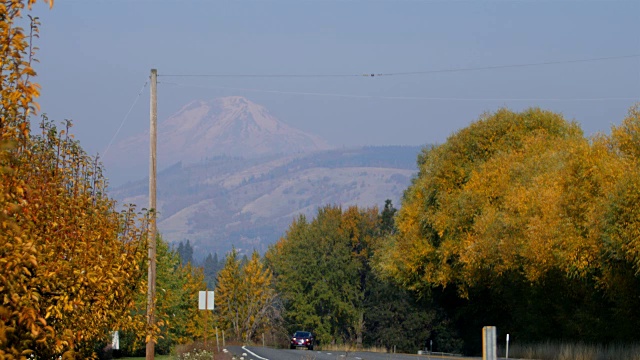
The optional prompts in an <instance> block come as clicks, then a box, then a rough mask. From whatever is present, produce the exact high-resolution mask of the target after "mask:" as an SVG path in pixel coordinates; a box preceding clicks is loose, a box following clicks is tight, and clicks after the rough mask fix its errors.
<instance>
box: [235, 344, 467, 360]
mask: <svg viewBox="0 0 640 360" xmlns="http://www.w3.org/2000/svg"><path fill="white" fill-rule="evenodd" d="M227 349H228V350H229V351H230V352H231V353H233V354H235V355H236V356H237V358H238V359H240V356H242V357H243V358H244V360H409V359H410V360H423V359H424V360H431V359H433V360H436V359H448V360H456V359H464V360H469V359H474V358H460V357H443V356H429V355H417V354H388V353H373V352H349V353H345V352H344V351H336V352H331V351H316V350H313V351H310V350H289V349H273V348H268V347H259V346H242V347H240V346H228V347H227Z"/></svg>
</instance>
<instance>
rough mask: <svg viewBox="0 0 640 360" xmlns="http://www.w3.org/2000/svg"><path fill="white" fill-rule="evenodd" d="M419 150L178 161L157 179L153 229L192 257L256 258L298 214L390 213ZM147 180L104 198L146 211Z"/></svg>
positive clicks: (370, 149) (338, 151)
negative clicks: (334, 208)
mask: <svg viewBox="0 0 640 360" xmlns="http://www.w3.org/2000/svg"><path fill="white" fill-rule="evenodd" d="M420 150H421V147H400V146H386V147H363V148H354V149H335V150H325V151H317V152H313V153H306V154H294V155H265V156H263V157H253V158H241V157H230V156H216V157H211V158H209V159H207V160H205V161H202V162H199V163H195V164H187V163H184V162H178V163H176V164H174V165H173V166H171V167H169V168H167V169H165V170H163V171H162V172H161V173H159V175H158V211H159V222H158V228H159V230H160V232H161V233H162V235H163V236H164V238H165V239H167V240H168V241H170V242H177V241H182V240H185V239H189V240H190V241H191V244H193V245H194V248H195V250H196V254H200V255H201V256H205V255H206V254H208V253H209V252H217V253H219V254H224V253H226V252H227V251H228V250H230V249H231V246H232V245H233V246H235V247H236V248H238V249H239V250H241V251H243V252H250V251H252V250H253V249H257V250H259V251H264V250H266V248H267V247H268V245H269V244H272V243H273V242H275V241H276V240H277V239H278V238H279V237H280V236H282V235H283V234H284V232H285V231H286V229H287V227H288V226H289V224H290V223H291V221H292V220H293V219H294V218H295V217H297V216H298V215H299V214H305V215H307V216H310V217H312V216H314V215H315V212H316V210H317V208H318V207H320V206H324V205H326V204H339V205H342V206H344V207H347V206H350V205H358V206H362V207H368V206H379V207H381V206H383V205H384V201H385V200H386V199H391V200H392V201H393V203H394V204H395V205H396V206H398V205H399V201H400V198H401V196H402V193H403V192H404V190H405V189H406V188H407V187H408V186H409V184H410V182H411V178H412V176H413V175H414V174H415V173H416V171H417V168H416V166H417V165H416V158H417V155H418V153H419V152H420ZM147 194H148V180H140V181H136V182H130V183H127V184H125V185H122V186H120V187H117V188H115V189H112V190H111V191H110V195H111V196H112V197H114V198H116V199H117V200H119V202H120V203H135V204H139V206H141V207H146V206H147V204H148V197H147Z"/></svg>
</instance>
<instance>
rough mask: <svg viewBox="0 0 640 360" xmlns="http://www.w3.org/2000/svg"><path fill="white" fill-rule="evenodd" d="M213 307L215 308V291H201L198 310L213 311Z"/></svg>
mask: <svg viewBox="0 0 640 360" xmlns="http://www.w3.org/2000/svg"><path fill="white" fill-rule="evenodd" d="M213 306H214V295H213V291H199V292H198V309H200V310H213Z"/></svg>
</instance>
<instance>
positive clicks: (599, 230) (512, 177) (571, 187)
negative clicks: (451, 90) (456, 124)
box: [382, 107, 640, 341]
mask: <svg viewBox="0 0 640 360" xmlns="http://www.w3.org/2000/svg"><path fill="white" fill-rule="evenodd" d="M639 114H640V113H639V111H638V108H637V107H634V108H633V109H631V111H630V112H629V116H628V117H627V118H626V119H625V120H624V121H623V123H622V125H621V126H619V127H614V128H613V129H612V132H611V136H605V135H597V136H594V137H592V138H587V137H585V136H584V135H583V133H582V131H581V130H580V128H579V127H578V125H577V124H576V123H573V122H568V121H566V120H565V119H563V118H562V116H561V115H558V114H555V113H552V112H548V111H543V110H539V109H530V110H526V111H524V112H521V113H516V112H512V111H509V110H505V109H503V110H499V111H497V112H495V113H493V114H487V115H485V116H483V117H481V118H480V119H479V120H478V121H476V122H475V123H473V124H472V125H470V126H469V127H467V128H465V129H462V130H460V131H458V132H457V133H455V134H454V135H452V136H451V137H450V138H449V139H448V140H447V141H446V142H445V143H444V144H442V145H439V146H434V147H430V148H426V149H424V151H423V153H422V154H421V156H420V158H419V174H418V175H417V177H416V178H415V179H414V181H413V184H412V185H411V186H410V187H409V189H408V190H407V191H406V192H405V197H404V201H403V203H402V207H401V209H400V211H399V214H398V217H397V227H398V232H397V235H396V237H395V238H394V241H395V242H394V246H393V247H392V249H391V251H390V252H389V254H387V255H386V256H385V257H384V260H385V261H384V262H383V264H382V267H383V268H384V269H385V270H386V271H387V273H389V274H391V275H392V276H394V277H395V278H396V279H397V280H398V281H400V282H402V283H404V284H406V285H407V286H408V287H409V288H411V289H414V290H417V291H421V292H428V291H430V289H436V288H440V289H455V291H456V292H457V293H458V295H459V296H461V298H462V299H467V300H468V304H469V305H470V306H472V304H474V303H475V305H476V306H477V308H476V309H473V311H475V312H481V311H484V312H491V310H489V309H491V306H495V307H496V308H495V309H494V310H496V311H497V312H496V313H493V314H489V315H486V314H485V315H486V316H485V319H487V320H488V321H494V323H495V322H500V325H503V326H507V327H508V326H512V327H514V328H518V326H520V328H518V329H519V330H520V331H522V333H523V334H524V333H527V331H528V333H527V335H526V336H529V337H530V338H544V334H543V333H544V331H547V336H557V337H565V338H572V337H575V338H578V339H580V340H589V341H609V340H614V339H616V340H632V339H634V337H635V335H634V330H633V329H632V326H631V327H630V326H628V325H629V324H632V323H633V321H634V320H633V319H638V313H637V311H636V310H635V309H636V308H637V307H638V305H640V304H639V303H638V287H637V285H638V279H639V278H638V274H639V273H640V257H639V255H640V233H639V232H638V231H639V230H638V229H640V216H639V212H638V206H637V204H638V203H640V202H639V201H640V187H638V185H640V183H639V180H638V179H639V178H640V177H639V175H640V173H639V169H640V167H639V166H640V162H639V161H638V160H639V157H638V155H639V154H640V152H639V151H638V150H639V149H640V145H638V144H640V136H639V134H640V131H639V130H640V117H639ZM445 291H446V290H445ZM483 302H487V304H484V303H483ZM497 304H501V305H497ZM545 305H546V306H547V307H546V308H545ZM482 306H485V308H484V309H482ZM500 306H502V307H501V308H500ZM498 309H501V310H498ZM468 310H471V308H468ZM511 310H513V312H511ZM499 311H501V313H500V312H499ZM541 312H542V313H543V314H545V316H544V317H542V318H540V317H538V318H537V319H538V320H534V321H536V324H537V325H541V324H544V326H540V327H538V328H537V329H536V330H534V328H535V327H536V325H532V323H527V321H528V320H526V321H525V319H530V320H532V319H533V318H534V314H535V313H537V314H538V316H539V315H541V314H542V313H541ZM515 314H517V315H515ZM523 314H526V316H525V315H523ZM572 314H580V315H572ZM468 315H469V314H467V316H468ZM474 316H477V317H480V316H481V315H474ZM607 317H608V318H607ZM491 319H493V320H491ZM518 322H520V323H519V325H514V324H516V323H518ZM543 328H544V330H543Z"/></svg>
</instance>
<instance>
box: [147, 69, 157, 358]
mask: <svg viewBox="0 0 640 360" xmlns="http://www.w3.org/2000/svg"><path fill="white" fill-rule="evenodd" d="M157 90H158V70H156V69H151V94H150V98H151V100H150V112H149V115H150V118H149V122H150V123H149V150H150V151H149V239H148V241H149V243H148V244H149V272H148V275H149V276H148V292H147V353H146V355H147V356H146V359H147V360H153V359H154V355H155V342H154V341H155V340H154V339H153V337H154V336H151V335H154V334H152V328H153V326H154V325H155V316H154V315H155V311H156V305H155V298H156V144H157V140H158V139H157V138H158V136H157V127H158V101H157Z"/></svg>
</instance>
